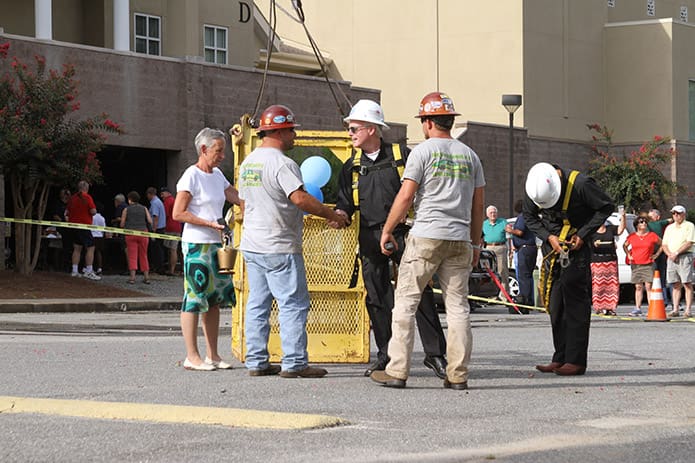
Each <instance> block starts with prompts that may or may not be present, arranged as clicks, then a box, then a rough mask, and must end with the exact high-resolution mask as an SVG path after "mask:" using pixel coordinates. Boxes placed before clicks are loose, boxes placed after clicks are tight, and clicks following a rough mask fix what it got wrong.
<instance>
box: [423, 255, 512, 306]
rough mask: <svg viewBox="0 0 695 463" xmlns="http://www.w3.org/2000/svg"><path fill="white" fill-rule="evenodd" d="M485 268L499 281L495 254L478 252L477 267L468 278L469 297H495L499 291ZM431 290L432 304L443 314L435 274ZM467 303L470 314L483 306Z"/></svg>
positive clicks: (442, 301) (442, 302) (439, 290)
mask: <svg viewBox="0 0 695 463" xmlns="http://www.w3.org/2000/svg"><path fill="white" fill-rule="evenodd" d="M486 268H489V269H490V270H491V271H492V272H493V273H494V275H495V276H496V277H497V279H498V280H499V279H500V275H499V273H497V259H496V258H495V253H493V252H492V251H488V250H487V249H483V250H481V251H480V260H479V261H478V265H476V266H475V268H473V270H472V271H471V275H470V276H469V277H468V294H469V295H471V296H478V297H484V298H495V297H497V294H498V293H499V291H500V290H499V288H498V287H497V285H496V284H495V282H494V281H493V279H492V278H491V277H490V274H489V273H488V272H487V270H486ZM432 288H433V289H434V303H435V304H436V306H437V310H438V311H439V312H445V311H446V308H445V307H444V299H443V298H442V292H441V289H440V287H439V279H438V278H437V275H436V274H435V275H434V278H432ZM469 303H470V306H471V312H473V311H474V310H475V309H476V308H478V307H482V306H483V305H484V304H483V303H481V302H479V301H475V300H469Z"/></svg>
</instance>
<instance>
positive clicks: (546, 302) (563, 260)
mask: <svg viewBox="0 0 695 463" xmlns="http://www.w3.org/2000/svg"><path fill="white" fill-rule="evenodd" d="M577 175H579V171H576V170H573V171H572V172H570V175H569V178H568V180H567V190H566V191H565V197H564V199H563V201H562V229H561V230H560V236H559V240H560V245H561V246H562V252H560V253H558V252H557V251H555V250H553V251H552V252H550V253H548V255H546V256H545V257H543V263H542V264H541V275H540V280H539V285H538V286H539V288H538V290H539V293H540V296H541V300H542V302H543V306H544V307H545V309H546V311H548V312H550V310H549V309H550V290H551V289H552V287H553V273H554V268H555V263H556V261H557V260H558V256H559V258H560V267H562V268H567V266H568V265H569V263H570V260H569V246H568V243H569V241H568V240H567V238H568V237H570V236H572V235H573V234H575V233H576V232H577V229H576V228H574V227H572V224H571V223H570V221H569V218H568V217H567V209H568V208H569V204H570V196H572V189H573V187H574V181H575V179H576V178H577Z"/></svg>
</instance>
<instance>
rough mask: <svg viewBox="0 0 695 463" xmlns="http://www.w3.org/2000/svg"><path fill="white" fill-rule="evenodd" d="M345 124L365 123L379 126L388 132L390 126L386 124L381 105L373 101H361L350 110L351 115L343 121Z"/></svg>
mask: <svg viewBox="0 0 695 463" xmlns="http://www.w3.org/2000/svg"><path fill="white" fill-rule="evenodd" d="M343 120H344V121H345V122H348V123H349V122H350V121H364V122H370V123H372V124H377V125H380V126H381V127H383V128H384V129H386V130H388V128H389V126H388V125H386V123H385V122H384V111H383V110H382V109H381V106H379V103H377V102H376V101H372V100H360V101H358V102H357V103H355V105H354V106H353V107H352V109H351V110H350V115H349V116H348V117H346V118H345V119H343Z"/></svg>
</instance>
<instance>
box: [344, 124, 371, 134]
mask: <svg viewBox="0 0 695 463" xmlns="http://www.w3.org/2000/svg"><path fill="white" fill-rule="evenodd" d="M366 128H367V126H366V125H360V126H357V127H348V129H347V131H348V133H349V134H350V135H354V134H356V133H357V132H359V131H360V130H362V129H366Z"/></svg>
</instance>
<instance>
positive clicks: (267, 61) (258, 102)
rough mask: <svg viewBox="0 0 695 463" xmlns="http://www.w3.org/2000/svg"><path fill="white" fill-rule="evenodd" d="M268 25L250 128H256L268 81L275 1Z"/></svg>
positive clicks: (273, 36) (271, 7) (271, 8)
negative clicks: (266, 40) (263, 65)
mask: <svg viewBox="0 0 695 463" xmlns="http://www.w3.org/2000/svg"><path fill="white" fill-rule="evenodd" d="M268 25H269V26H270V32H269V33H268V43H267V45H266V57H265V67H264V69H263V80H261V86H260V88H259V89H258V96H256V105H255V107H254V108H253V116H251V119H250V120H249V124H250V125H251V127H254V128H257V127H258V120H257V119H256V116H257V115H258V109H259V107H260V105H261V99H262V98H263V93H264V92H265V84H266V81H267V80H268V68H269V67H270V57H271V55H272V54H273V42H274V41H275V35H276V34H275V28H276V27H277V15H276V12H275V0H270V12H269V13H268Z"/></svg>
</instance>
